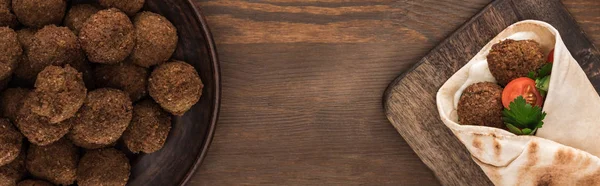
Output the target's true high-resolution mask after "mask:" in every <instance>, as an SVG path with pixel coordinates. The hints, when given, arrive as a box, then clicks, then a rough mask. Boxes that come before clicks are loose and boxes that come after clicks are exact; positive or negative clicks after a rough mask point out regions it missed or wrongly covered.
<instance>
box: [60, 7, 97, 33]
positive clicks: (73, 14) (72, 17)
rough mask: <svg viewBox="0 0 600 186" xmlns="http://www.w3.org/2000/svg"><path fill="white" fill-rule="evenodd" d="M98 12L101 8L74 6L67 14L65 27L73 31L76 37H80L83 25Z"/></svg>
mask: <svg viewBox="0 0 600 186" xmlns="http://www.w3.org/2000/svg"><path fill="white" fill-rule="evenodd" d="M98 11H100V8H98V7H97V6H94V5H91V4H78V5H74V6H73V7H71V9H69V12H67V16H66V17H65V21H64V23H65V26H67V27H69V28H70V29H71V30H73V32H74V33H75V35H79V30H81V27H83V23H85V21H86V20H87V19H88V18H90V16H92V15H94V14H96V13H97V12H98Z"/></svg>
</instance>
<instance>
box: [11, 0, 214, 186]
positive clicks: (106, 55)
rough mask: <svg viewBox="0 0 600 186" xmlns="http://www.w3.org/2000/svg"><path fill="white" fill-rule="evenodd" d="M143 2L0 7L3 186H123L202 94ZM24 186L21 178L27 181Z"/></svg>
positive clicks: (33, 1) (172, 37)
mask: <svg viewBox="0 0 600 186" xmlns="http://www.w3.org/2000/svg"><path fill="white" fill-rule="evenodd" d="M143 5H144V0H128V1H124V0H99V1H98V2H95V3H94V4H72V3H70V2H68V1H67V0H12V1H11V0H0V88H1V90H2V94H1V95H0V115H1V117H2V118H0V134H1V135H0V186H3V185H19V186H28V185H54V184H56V185H70V184H74V183H77V184H78V185H125V184H126V183H127V181H128V179H129V174H130V169H131V166H130V164H129V160H128V158H127V156H126V155H125V153H124V152H121V151H119V150H117V149H115V148H114V146H115V145H116V144H119V145H122V146H124V147H126V148H123V149H124V150H128V151H130V152H133V153H140V152H142V153H152V152H155V151H158V150H160V149H161V148H162V146H163V145H164V143H165V141H166V139H167V136H168V134H169V131H170V129H171V117H172V115H183V114H184V113H185V112H186V111H188V110H189V109H190V108H191V107H192V106H193V105H194V104H196V103H197V102H198V100H199V99H200V96H201V95H202V88H203V84H202V81H201V79H200V77H199V75H198V72H197V71H196V70H195V68H194V67H193V66H191V65H189V64H188V63H186V62H182V61H174V60H171V56H172V55H173V53H174V51H175V49H176V46H177V40H178V35H177V30H176V28H175V27H174V26H173V24H172V23H171V22H170V21H169V20H167V19H166V18H165V17H163V16H161V15H158V14H156V13H152V12H147V11H144V12H140V10H141V9H142V7H143ZM24 179H26V180H24Z"/></svg>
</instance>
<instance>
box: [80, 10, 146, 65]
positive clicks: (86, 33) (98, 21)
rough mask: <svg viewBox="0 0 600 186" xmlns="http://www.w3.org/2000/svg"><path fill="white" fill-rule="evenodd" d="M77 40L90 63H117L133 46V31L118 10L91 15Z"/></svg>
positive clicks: (124, 16)
mask: <svg viewBox="0 0 600 186" xmlns="http://www.w3.org/2000/svg"><path fill="white" fill-rule="evenodd" d="M79 39H80V41H81V45H82V46H83V49H84V50H85V52H86V53H87V56H88V58H89V60H90V61H92V62H95V63H104V64H116V63H119V62H121V61H123V60H125V58H127V56H129V54H130V53H131V51H132V50H133V47H134V46H135V29H134V27H133V24H132V23H131V21H130V20H129V17H127V15H125V14H124V13H123V12H121V11H119V10H118V9H114V8H112V9H108V10H101V11H99V12H98V13H96V14H94V15H92V16H91V17H90V18H88V19H87V21H86V22H85V23H84V24H83V27H82V28H81V30H80V31H79Z"/></svg>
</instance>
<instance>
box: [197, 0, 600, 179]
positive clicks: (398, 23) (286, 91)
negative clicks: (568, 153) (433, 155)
mask: <svg viewBox="0 0 600 186" xmlns="http://www.w3.org/2000/svg"><path fill="white" fill-rule="evenodd" d="M195 1H196V5H197V6H198V7H200V9H201V10H202V11H203V13H204V14H205V15H206V16H207V19H208V22H209V25H210V27H211V30H212V32H213V35H214V37H215V41H216V43H217V48H218V50H219V57H220V60H221V68H222V74H223V76H222V79H223V82H222V83H223V99H222V108H221V117H220V121H219V124H218V126H217V131H216V135H215V137H214V141H213V143H212V146H211V148H210V151H209V154H208V156H207V158H206V159H205V160H204V164H203V165H202V166H201V167H200V168H199V170H198V171H197V173H196V174H195V176H194V177H193V178H192V180H191V182H190V185H258V184H273V185H315V184H317V185H331V184H335V185H358V184H367V185H399V184H402V185H438V184H439V183H438V181H437V180H436V178H435V177H434V176H433V174H432V173H431V171H430V170H429V169H427V167H426V166H425V165H424V164H423V163H422V162H421V160H419V158H418V157H417V156H416V155H415V154H414V152H413V151H412V150H411V149H410V147H408V145H407V144H406V142H404V140H403V139H402V138H401V137H400V135H399V134H398V133H397V132H396V130H395V129H394V128H393V127H392V125H391V124H390V123H389V122H388V121H387V119H386V117H385V115H384V111H383V108H382V105H381V104H382V103H381V98H382V94H383V91H384V90H385V88H386V86H387V85H388V83H390V82H391V81H392V80H393V79H394V78H396V77H397V76H398V75H399V74H400V73H402V72H403V71H405V70H407V69H408V68H409V67H410V66H412V65H413V64H414V63H416V62H417V61H418V60H419V59H420V58H421V57H422V56H424V55H425V54H426V53H427V52H428V51H429V50H431V49H432V48H433V47H434V46H435V45H437V44H438V43H439V42H441V41H442V40H443V39H444V38H445V37H446V36H448V35H449V34H451V33H452V32H453V31H454V30H455V29H456V28H458V27H459V26H460V25H461V24H463V23H464V22H465V21H467V20H468V19H469V18H470V17H471V16H473V15H475V14H476V13H477V12H478V11H479V10H480V9H482V8H483V7H484V6H485V5H487V4H488V3H489V2H490V1H489V0H425V1H412V0H393V1H392V0H246V1H228V0H195ZM563 2H564V4H565V5H566V7H567V8H568V10H569V11H570V12H571V13H572V14H573V15H574V17H575V18H576V19H577V21H578V22H579V24H580V25H581V26H582V27H583V29H584V30H585V31H586V32H587V34H588V35H589V36H590V37H591V39H592V40H593V41H594V42H595V44H596V45H597V46H600V1H598V0H564V1H563Z"/></svg>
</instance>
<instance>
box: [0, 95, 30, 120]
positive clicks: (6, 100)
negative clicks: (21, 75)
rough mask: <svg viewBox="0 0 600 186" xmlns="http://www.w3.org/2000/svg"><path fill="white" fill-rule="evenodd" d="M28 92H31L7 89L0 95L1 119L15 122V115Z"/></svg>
mask: <svg viewBox="0 0 600 186" xmlns="http://www.w3.org/2000/svg"><path fill="white" fill-rule="evenodd" d="M30 91H31V90H28V89H24V88H9V89H6V90H5V91H4V92H2V94H1V95H0V110H1V111H2V117H5V118H8V119H10V120H11V121H12V122H15V120H16V119H17V113H18V112H19V109H21V106H22V105H23V101H24V99H25V96H27V94H29V92H30Z"/></svg>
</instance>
